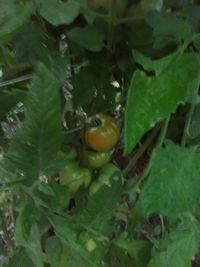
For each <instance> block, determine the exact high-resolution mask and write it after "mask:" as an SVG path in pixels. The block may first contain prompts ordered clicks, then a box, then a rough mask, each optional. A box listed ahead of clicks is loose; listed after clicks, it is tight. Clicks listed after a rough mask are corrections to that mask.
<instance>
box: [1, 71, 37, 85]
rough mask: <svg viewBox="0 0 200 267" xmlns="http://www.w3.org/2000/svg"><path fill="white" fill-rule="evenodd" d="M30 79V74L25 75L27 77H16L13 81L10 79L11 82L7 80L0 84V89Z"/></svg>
mask: <svg viewBox="0 0 200 267" xmlns="http://www.w3.org/2000/svg"><path fill="white" fill-rule="evenodd" d="M32 77H33V75H32V74H27V75H23V76H20V77H17V78H15V79H11V80H8V81H4V82H0V88H2V87H6V86H10V85H14V84H16V83H21V82H24V81H27V80H30V79H31V78H32Z"/></svg>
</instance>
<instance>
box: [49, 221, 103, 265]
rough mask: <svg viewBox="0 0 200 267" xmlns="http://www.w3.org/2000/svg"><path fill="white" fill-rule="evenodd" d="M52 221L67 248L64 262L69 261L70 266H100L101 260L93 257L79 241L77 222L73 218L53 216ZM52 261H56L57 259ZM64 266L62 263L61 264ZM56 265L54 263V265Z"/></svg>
mask: <svg viewBox="0 0 200 267" xmlns="http://www.w3.org/2000/svg"><path fill="white" fill-rule="evenodd" d="M51 223H52V225H53V227H54V231H55V233H56V235H57V236H58V237H59V239H60V241H61V243H62V244H63V246H64V247H65V248H66V249H65V250H64V251H65V255H64V258H63V262H66V260H67V262H68V265H69V266H70V267H83V266H87V267H99V266H100V260H101V259H99V258H93V257H92V254H90V252H89V251H87V249H86V247H84V246H83V245H82V244H81V243H80V242H79V241H78V235H77V231H75V229H76V227H77V226H76V224H74V223H72V221H71V220H68V219H67V218H62V217H59V216H54V217H51ZM52 261H53V262H54V263H56V261H57V259H55V258H54V259H53V257H52ZM61 266H62V265H61ZM53 267H54V265H53ZM63 267H64V266H63Z"/></svg>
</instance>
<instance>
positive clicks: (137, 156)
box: [123, 125, 160, 177]
mask: <svg viewBox="0 0 200 267" xmlns="http://www.w3.org/2000/svg"><path fill="white" fill-rule="evenodd" d="M159 129H160V125H158V126H157V127H155V128H154V130H153V131H152V132H151V134H150V135H149V136H148V138H147V139H146V140H145V142H144V144H143V145H142V146H141V147H140V148H139V150H138V151H137V153H136V154H135V155H134V156H133V158H132V159H131V160H130V161H129V163H128V165H127V166H126V167H125V168H124V170H123V176H124V177H125V176H127V174H128V173H129V172H130V171H131V170H132V169H133V168H134V167H135V165H136V163H137V161H138V160H139V159H140V158H141V156H142V155H143V154H144V152H145V151H146V149H147V148H148V147H149V145H150V144H151V143H152V141H153V139H154V138H155V136H156V135H157V133H158V131H159Z"/></svg>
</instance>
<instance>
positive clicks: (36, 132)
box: [7, 64, 61, 179]
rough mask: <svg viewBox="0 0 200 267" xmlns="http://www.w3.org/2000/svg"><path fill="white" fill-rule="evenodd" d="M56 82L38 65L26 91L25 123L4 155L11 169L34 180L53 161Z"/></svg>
mask: <svg viewBox="0 0 200 267" xmlns="http://www.w3.org/2000/svg"><path fill="white" fill-rule="evenodd" d="M59 86H60V80H58V79H56V78H55V76H54V73H53V72H52V71H51V70H48V69H47V68H46V67H45V66H44V65H43V64H40V66H39V68H38V72H36V74H35V76H34V78H33V80H32V83H31V86H30V90H29V95H28V100H27V103H26V104H27V105H26V108H27V109H26V112H25V120H24V123H23V125H22V127H21V128H19V129H18V131H17V134H16V136H15V138H14V140H13V141H12V143H11V146H10V150H9V152H8V154H7V162H8V164H9V166H10V167H12V168H13V169H14V170H21V171H22V172H23V173H24V174H25V175H26V177H29V178H33V179H36V178H38V177H39V175H40V174H42V173H44V171H45V169H46V168H47V167H48V166H49V165H50V163H51V160H53V159H54V157H55V155H56V153H57V151H58V150H59V148H60V144H61V110H60V109H61V107H60V95H59V90H58V88H59Z"/></svg>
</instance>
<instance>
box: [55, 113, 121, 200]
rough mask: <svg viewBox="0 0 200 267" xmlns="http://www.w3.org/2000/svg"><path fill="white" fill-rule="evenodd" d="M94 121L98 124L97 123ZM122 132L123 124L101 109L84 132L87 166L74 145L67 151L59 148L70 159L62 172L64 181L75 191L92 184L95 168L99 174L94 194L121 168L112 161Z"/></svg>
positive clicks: (61, 180) (84, 154) (60, 156)
mask: <svg viewBox="0 0 200 267" xmlns="http://www.w3.org/2000/svg"><path fill="white" fill-rule="evenodd" d="M93 122H97V123H98V124H97V125H95V126H94V125H93ZM119 136H120V131H119V127H118V125H117V124H116V122H115V121H114V119H113V118H112V117H111V116H109V115H107V114H102V113H100V114H97V115H95V116H93V117H92V118H90V124H89V125H87V127H86V129H85V132H84V139H85V143H86V144H87V146H88V149H87V150H86V151H84V152H83V153H82V157H83V160H82V162H84V164H83V165H85V166H80V164H79V161H78V160H76V157H77V155H78V154H77V152H76V150H74V149H70V150H69V151H68V154H67V155H65V153H63V152H59V154H58V157H59V158H60V159H61V158H65V159H66V160H68V163H67V165H66V166H65V168H64V169H63V170H62V171H61V172H60V183H61V184H63V185H66V186H67V187H68V191H69V192H70V193H71V194H74V193H75V192H77V191H78V189H79V188H80V187H83V188H86V187H88V186H89V185H90V183H91V181H92V171H93V170H94V171H96V172H98V174H99V176H98V178H97V179H96V180H95V181H93V182H92V184H91V185H90V188H89V194H90V195H93V194H94V193H96V192H97V191H98V190H99V189H100V188H101V187H102V186H103V185H105V184H108V183H109V179H110V177H112V175H113V173H115V172H116V171H117V170H118V168H117V167H116V166H115V165H114V164H112V163H109V161H110V157H111V150H112V149H113V148H114V146H115V145H116V144H117V142H118V140H119ZM98 170H99V171H98ZM118 171H119V170H118Z"/></svg>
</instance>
